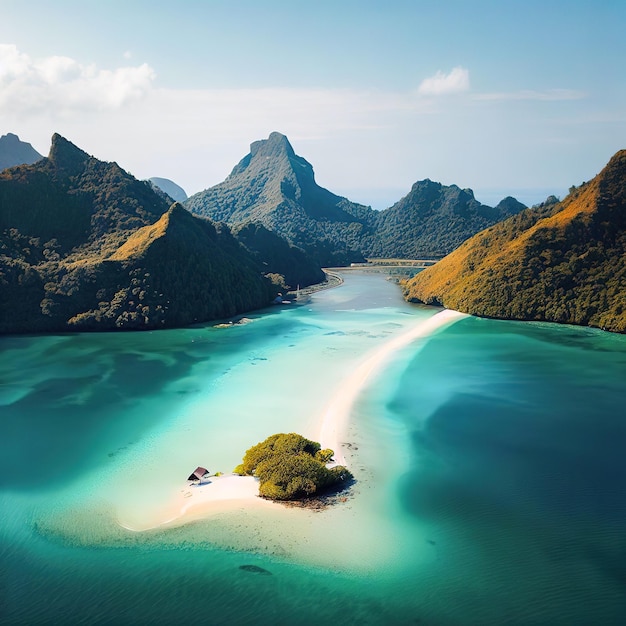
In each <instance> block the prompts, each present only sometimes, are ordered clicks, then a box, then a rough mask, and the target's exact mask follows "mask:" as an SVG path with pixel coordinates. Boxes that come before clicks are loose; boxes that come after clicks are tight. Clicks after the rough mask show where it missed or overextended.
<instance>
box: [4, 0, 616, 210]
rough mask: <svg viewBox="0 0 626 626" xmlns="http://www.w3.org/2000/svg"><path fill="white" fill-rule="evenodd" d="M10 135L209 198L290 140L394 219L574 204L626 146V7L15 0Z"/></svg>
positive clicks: (7, 28) (328, 178)
mask: <svg viewBox="0 0 626 626" xmlns="http://www.w3.org/2000/svg"><path fill="white" fill-rule="evenodd" d="M0 15H1V16H2V19H1V20H0V134H4V133H6V132H14V133H17V134H19V135H20V137H21V138H22V139H23V140H25V141H29V142H30V143H32V144H33V145H34V146H35V148H37V149H38V150H39V151H40V152H42V153H44V154H45V153H47V150H48V148H49V142H50V137H51V135H52V133H54V132H59V133H61V134H62V135H64V136H65V137H67V138H68V139H70V140H71V141H73V142H74V143H76V144H77V145H78V146H80V147H81V148H83V149H84V150H85V151H87V152H89V153H90V154H93V155H94V156H96V157H98V158H100V159H104V160H115V161H117V162H118V163H119V164H120V165H121V166H122V167H124V168H125V169H128V170H129V171H131V172H132V173H133V174H134V175H135V176H137V177H139V178H147V177H149V176H162V177H166V178H171V179H172V180H174V181H175V182H177V183H178V184H180V185H182V186H183V187H184V188H185V189H186V190H187V192H188V193H193V192H196V191H199V190H201V189H204V188H206V187H209V186H211V185H214V184H216V183H218V182H220V181H221V180H223V179H224V178H225V177H226V176H227V175H228V173H229V172H230V170H231V169H232V167H233V166H234V165H235V164H236V163H237V161H238V160H239V159H240V158H242V157H243V156H244V155H245V154H246V153H247V152H248V149H249V144H250V143H251V142H252V141H255V140H257V139H262V138H265V137H267V136H268V135H269V133H270V132H272V131H274V130H277V131H280V132H282V133H284V134H286V135H287V136H288V137H289V139H290V141H291V143H292V145H293V146H294V149H295V150H296V152H297V153H298V154H300V155H301V156H303V157H305V158H306V159H307V160H309V161H310V162H311V163H312V165H313V166H314V168H315V171H316V178H317V181H318V183H319V184H321V185H323V186H325V187H327V188H328V189H330V190H331V191H334V192H335V193H339V194H342V195H346V196H348V197H349V198H350V199H352V200H355V201H359V202H363V203H365V204H371V205H373V206H375V207H376V208H383V207H385V206H389V205H390V204H392V203H393V202H394V201H395V200H398V199H399V198H400V197H401V196H402V195H404V194H406V193H407V192H408V191H409V189H410V187H411V185H412V184H413V183H414V182H415V181H417V180H421V179H423V178H431V179H433V180H437V181H440V182H442V183H444V184H453V183H454V184H457V185H459V186H461V187H471V188H472V189H473V190H474V192H475V194H476V197H477V198H478V199H479V200H481V201H483V202H486V203H490V204H493V203H495V202H497V201H498V200H499V199H500V198H501V197H503V196H504V195H508V194H511V195H515V196H516V197H518V198H519V199H520V200H522V201H523V202H526V203H527V204H530V203H534V202H538V201H540V200H542V199H544V198H545V196H546V195H548V194H549V193H555V194H557V195H561V196H562V195H564V194H565V192H566V190H567V188H568V187H569V186H570V185H572V184H580V183H581V182H582V181H583V180H588V179H589V178H591V177H592V176H594V175H595V174H596V173H597V172H598V171H599V170H600V169H601V168H602V167H603V166H604V164H605V163H606V162H607V161H608V159H609V158H610V157H611V156H612V155H613V154H614V153H615V152H616V151H617V150H619V149H621V148H626V70H625V66H624V59H626V38H625V37H624V35H623V33H624V32H625V29H626V2H623V1H622V0H619V1H618V0H602V1H598V0H596V1H595V2H590V1H584V2H576V1H575V0H569V1H564V0H553V1H551V2H550V1H548V0H543V1H542V2H536V1H534V0H530V1H529V0H527V1H524V2H518V1H515V0H511V1H507V0H499V1H484V0H465V1H461V0H457V1H446V0H439V1H438V2H434V1H433V2H430V1H420V0H413V1H411V2H409V1H394V0H386V1H385V2H379V1H363V0H361V1H359V2H356V1H352V0H345V1H341V0H335V1H334V2H328V1H326V0H316V1H315V2H313V1H309V2H303V1H299V0H291V1H290V2H284V1H281V0H256V1H250V0H238V1H232V0H231V1H225V0H205V1H198V0H196V1H194V0H187V1H186V2H179V3H173V2H160V1H159V0H151V1H143V0H135V1H132V0H126V1H124V2H121V1H119V2H118V1H115V0H109V1H104V0H100V1H97V2H94V1H88V0H81V1H80V2H78V1H76V2H75V1H63V0H59V1H58V2H42V1H37V0H35V1H30V2H23V1H21V0H20V1H14V0H0Z"/></svg>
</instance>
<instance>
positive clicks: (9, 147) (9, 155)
mask: <svg viewBox="0 0 626 626" xmlns="http://www.w3.org/2000/svg"><path fill="white" fill-rule="evenodd" d="M40 159H43V156H41V154H39V152H37V150H35V148H33V147H32V146H31V145H30V144H29V143H26V142H25V141H20V138H19V137H18V136H17V135H15V134H14V133H7V134H6V135H2V137H0V170H3V169H6V168H7V167H14V166H15V165H30V164H32V163H36V162H37V161H39V160H40Z"/></svg>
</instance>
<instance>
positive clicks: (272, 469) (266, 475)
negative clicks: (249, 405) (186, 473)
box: [234, 433, 353, 501]
mask: <svg viewBox="0 0 626 626" xmlns="http://www.w3.org/2000/svg"><path fill="white" fill-rule="evenodd" d="M333 455H334V452H333V450H330V449H324V450H322V449H321V445H320V444H319V443H317V442H315V441H311V440H310V439H306V438H305V437H303V436H302V435H298V434H296V433H288V434H285V433H279V434H276V435H272V436H270V437H268V438H267V439H265V441H262V442H260V443H257V444H256V445H255V446H252V447H251V448H250V449H248V450H247V451H246V453H245V455H244V457H243V462H242V463H241V464H240V465H238V466H237V467H236V468H235V470H234V473H235V474H239V475H240V476H255V477H256V478H258V479H259V495H260V496H261V497H262V498H266V499H268V500H280V501H287V500H302V499H305V498H311V497H315V496H319V495H322V494H324V493H326V492H328V491H331V490H333V491H336V490H338V489H341V488H343V487H347V486H348V485H349V484H350V483H351V481H352V479H353V476H352V474H351V472H350V471H349V470H348V469H347V468H346V467H344V466H343V465H334V466H332V465H331V466H329V464H330V463H331V462H332V458H333Z"/></svg>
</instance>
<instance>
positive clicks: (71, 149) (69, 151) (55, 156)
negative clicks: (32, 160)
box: [48, 133, 91, 171]
mask: <svg viewBox="0 0 626 626" xmlns="http://www.w3.org/2000/svg"><path fill="white" fill-rule="evenodd" d="M89 158H91V157H90V156H89V155H88V154H87V153H86V152H83V151H82V150H81V149H80V148H79V147H77V146H75V145H74V144H73V143H72V142H71V141H68V140H67V139H65V137H62V136H61V135H59V134H58V133H54V135H52V145H51V146H50V153H49V154H48V161H49V162H50V163H53V164H54V165H55V166H56V167H57V168H59V169H64V170H69V171H72V170H77V169H80V168H81V167H82V165H83V164H84V163H85V161H87V160H88V159H89Z"/></svg>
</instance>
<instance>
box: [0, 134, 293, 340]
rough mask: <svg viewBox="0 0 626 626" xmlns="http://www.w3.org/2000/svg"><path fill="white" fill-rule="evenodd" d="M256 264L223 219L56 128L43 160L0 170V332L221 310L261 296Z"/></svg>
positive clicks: (91, 326)
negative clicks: (167, 195) (171, 200)
mask: <svg viewBox="0 0 626 626" xmlns="http://www.w3.org/2000/svg"><path fill="white" fill-rule="evenodd" d="M283 243H284V242H283ZM264 270H265V267H264V265H263V263H262V262H261V261H260V260H259V258H256V257H255V256H254V255H253V254H251V253H250V252H249V250H247V249H246V248H245V247H244V246H243V245H241V244H240V243H239V242H238V241H237V240H236V239H235V238H234V237H233V235H232V234H231V232H230V230H229V229H228V228H227V227H226V226H224V225H221V226H219V225H215V224H213V223H211V222H209V221H208V220H204V219H201V218H198V217H194V216H192V215H191V214H190V213H189V212H188V211H186V210H185V209H184V208H183V207H182V206H181V205H177V204H175V205H173V206H172V207H171V208H169V207H168V204H167V202H166V201H165V200H164V199H163V198H162V197H160V196H159V195H157V194H156V193H155V192H154V191H153V190H152V188H151V186H150V184H149V183H147V182H140V181H138V180H136V179H135V178H133V177H132V176H131V175H129V174H128V173H126V172H125V171H124V170H122V169H121V168H120V167H119V166H118V165H117V164H116V163H104V162H102V161H98V160H97V159H95V158H93V157H91V156H89V155H88V154H86V153H85V152H83V151H82V150H80V149H79V148H77V147H76V146H74V145H73V144H72V143H70V142H69V141H67V140H65V139H64V138H62V137H60V136H59V135H55V136H54V137H53V140H52V147H51V150H50V154H49V156H48V157H47V158H46V159H43V160H42V161H39V162H38V163H35V164H33V165H27V166H20V167H15V168H11V169H8V170H5V171H3V172H1V173H0V332H3V333H10V332H56V331H66V330H114V329H148V328H163V327H170V326H181V325H186V324H190V323H194V322H201V321H205V320H209V319H216V318H220V317H227V316H231V315H234V314H236V313H240V312H243V311H248V310H251V309H255V308H259V307H261V306H264V305H266V304H267V303H269V302H270V301H271V299H272V298H273V297H274V295H275V287H274V286H273V285H272V284H271V283H270V281H269V280H268V279H266V278H265V277H264V273H267V272H266V271H264Z"/></svg>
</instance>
